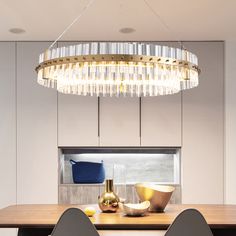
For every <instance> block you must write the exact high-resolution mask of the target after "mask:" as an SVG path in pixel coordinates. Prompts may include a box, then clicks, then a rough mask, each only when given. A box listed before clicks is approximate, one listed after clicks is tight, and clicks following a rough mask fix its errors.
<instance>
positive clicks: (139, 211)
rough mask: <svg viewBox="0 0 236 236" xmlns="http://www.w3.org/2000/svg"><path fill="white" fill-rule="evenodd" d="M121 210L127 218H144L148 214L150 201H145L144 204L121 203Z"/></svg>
mask: <svg viewBox="0 0 236 236" xmlns="http://www.w3.org/2000/svg"><path fill="white" fill-rule="evenodd" d="M119 206H120V209H121V210H122V211H123V212H124V214H125V215H127V216H143V215H145V214H146V213H147V211H148V208H149V207H150V202H149V201H144V202H142V203H137V204H132V203H125V204H124V203H119Z"/></svg>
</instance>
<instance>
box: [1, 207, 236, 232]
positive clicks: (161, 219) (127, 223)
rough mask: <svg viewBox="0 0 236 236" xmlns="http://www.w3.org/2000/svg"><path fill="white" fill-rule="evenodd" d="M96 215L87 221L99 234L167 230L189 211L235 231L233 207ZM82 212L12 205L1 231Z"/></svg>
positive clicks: (212, 224)
mask: <svg viewBox="0 0 236 236" xmlns="http://www.w3.org/2000/svg"><path fill="white" fill-rule="evenodd" d="M90 206H93V207H95V208H96V210H97V212H96V214H95V215H94V216H93V217H90V220H91V221H92V223H93V224H94V225H95V226H96V227H97V229H101V230H104V229H106V230H109V229H117V230H118V229H136V230H137V229H150V230H156V229H163V230H165V229H167V227H168V226H169V225H170V224H171V223H172V222H173V220H174V219H175V218H176V216H177V215H178V214H179V213H180V212H181V211H183V210H185V209H188V208H195V209H198V210H199V211H200V212H201V213H202V214H203V216H204V217H205V219H206V221H207V223H208V224H209V225H210V227H211V228H236V205H168V206H167V208H166V210H165V212H164V213H148V215H146V216H144V217H127V216H124V215H123V214H122V213H121V212H118V213H102V212H100V210H99V209H98V207H97V206H96V205H90ZM71 207H76V208H80V209H82V210H83V209H84V208H85V207H87V205H57V204H55V205H37V204H36V205H13V206H9V207H6V208H3V209H1V210H0V228H11V227H13V228H19V227H45V228H47V227H54V226H55V224H56V223H57V221H58V219H59V217H60V216H61V214H62V213H63V212H64V211H65V210H66V209H68V208H71Z"/></svg>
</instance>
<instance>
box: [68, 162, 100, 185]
mask: <svg viewBox="0 0 236 236" xmlns="http://www.w3.org/2000/svg"><path fill="white" fill-rule="evenodd" d="M70 163H71V165H72V175H73V181H74V183H103V182H104V179H105V170H104V166H103V161H101V162H100V163H96V162H86V161H74V160H70Z"/></svg>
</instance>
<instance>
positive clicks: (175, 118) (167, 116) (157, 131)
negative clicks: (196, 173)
mask: <svg viewBox="0 0 236 236" xmlns="http://www.w3.org/2000/svg"><path fill="white" fill-rule="evenodd" d="M158 44H159V45H165V46H169V47H180V45H179V44H178V43H177V42H158ZM141 145H142V146H157V147H164V146H169V147H171V146H172V147H173V146H175V147H178V146H181V93H178V94H174V95H168V96H157V97H143V98H142V102H141Z"/></svg>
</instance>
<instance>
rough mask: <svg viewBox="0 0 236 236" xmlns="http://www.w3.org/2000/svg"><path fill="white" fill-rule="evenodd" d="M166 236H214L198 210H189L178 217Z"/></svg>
mask: <svg viewBox="0 0 236 236" xmlns="http://www.w3.org/2000/svg"><path fill="white" fill-rule="evenodd" d="M165 236H213V234H212V232H211V229H210V227H209V226H208V224H207V222H206V220H205V218H204V217H203V215H202V214H201V213H200V212H199V211H198V210H196V209H187V210H184V211H183V212H181V213H180V214H179V215H178V216H177V217H176V219H175V220H174V222H173V223H172V224H171V225H170V227H169V228H168V229H167V232H166V234H165Z"/></svg>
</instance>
